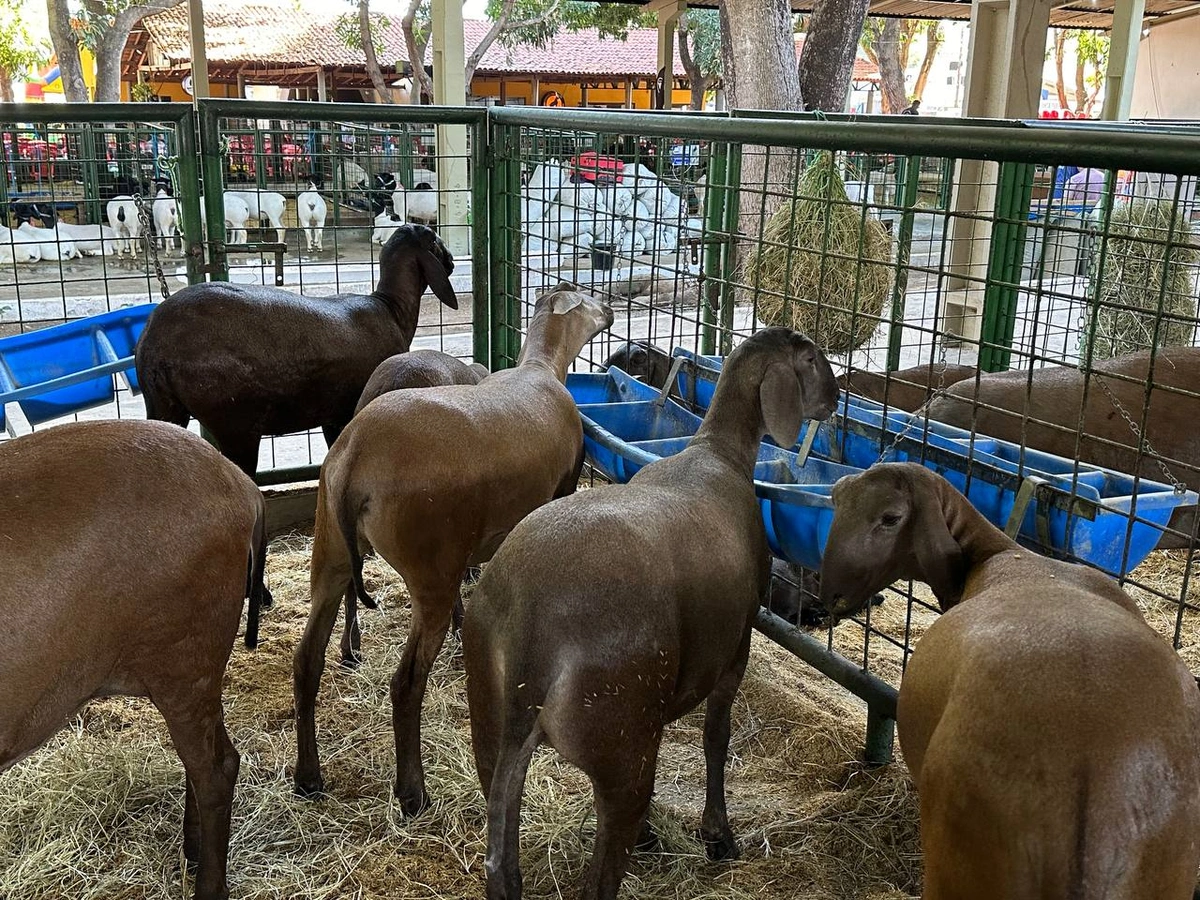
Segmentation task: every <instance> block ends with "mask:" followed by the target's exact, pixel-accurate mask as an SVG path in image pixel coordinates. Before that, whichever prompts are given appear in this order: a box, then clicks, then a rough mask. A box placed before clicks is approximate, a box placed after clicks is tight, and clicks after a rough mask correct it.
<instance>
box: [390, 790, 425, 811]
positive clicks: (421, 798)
mask: <svg viewBox="0 0 1200 900" xmlns="http://www.w3.org/2000/svg"><path fill="white" fill-rule="evenodd" d="M392 794H393V795H394V796H395V798H396V800H397V801H398V802H399V803H400V811H401V812H402V813H403V814H404V817H405V818H407V819H412V818H415V817H416V816H419V815H420V814H421V813H423V812H425V810H427V809H428V808H429V794H427V793H426V792H425V788H424V787H419V788H417V789H416V791H413V790H411V789H407V788H402V787H400V785H399V784H397V785H396V786H395V788H393V790H392Z"/></svg>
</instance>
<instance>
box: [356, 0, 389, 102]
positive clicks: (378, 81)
mask: <svg viewBox="0 0 1200 900" xmlns="http://www.w3.org/2000/svg"><path fill="white" fill-rule="evenodd" d="M358 37H359V40H360V41H362V50H363V57H364V58H365V59H366V63H367V74H368V75H369V76H371V84H373V85H374V86H375V94H376V96H378V97H379V102H380V103H394V102H395V100H394V99H393V97H392V89H391V88H390V87H388V83H387V82H386V81H384V80H383V72H381V71H380V70H379V60H378V59H376V58H375V38H374V36H373V35H372V34H371V0H358Z"/></svg>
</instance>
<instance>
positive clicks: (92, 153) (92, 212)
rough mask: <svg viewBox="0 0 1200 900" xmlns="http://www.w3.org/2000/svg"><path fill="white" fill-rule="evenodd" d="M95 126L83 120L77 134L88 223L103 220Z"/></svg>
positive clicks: (84, 206) (84, 212) (94, 223)
mask: <svg viewBox="0 0 1200 900" xmlns="http://www.w3.org/2000/svg"><path fill="white" fill-rule="evenodd" d="M95 127H96V126H95V125H94V124H93V123H91V122H84V123H83V124H82V125H81V126H80V135H79V137H80V143H81V144H82V149H83V159H82V160H81V162H80V170H81V174H82V175H83V215H84V219H85V220H86V221H87V224H89V225H96V224H99V223H100V222H101V221H103V220H102V219H101V217H100V216H101V211H100V169H99V165H100V164H99V159H98V157H97V155H96V153H97V151H96V132H95Z"/></svg>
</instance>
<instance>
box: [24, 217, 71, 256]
mask: <svg viewBox="0 0 1200 900" xmlns="http://www.w3.org/2000/svg"><path fill="white" fill-rule="evenodd" d="M17 232H18V233H19V234H23V235H26V236H27V237H29V238H30V239H31V240H32V241H36V242H37V248H38V255H39V256H40V257H41V258H42V259H79V257H81V256H83V254H82V253H80V252H79V248H78V247H76V246H75V242H74V241H72V240H62V239H61V238H60V237H59V234H58V232H56V231H55V230H54V229H53V228H38V227H37V226H36V225H33V224H31V223H29V222H22V223H21V224H20V225H18V226H17Z"/></svg>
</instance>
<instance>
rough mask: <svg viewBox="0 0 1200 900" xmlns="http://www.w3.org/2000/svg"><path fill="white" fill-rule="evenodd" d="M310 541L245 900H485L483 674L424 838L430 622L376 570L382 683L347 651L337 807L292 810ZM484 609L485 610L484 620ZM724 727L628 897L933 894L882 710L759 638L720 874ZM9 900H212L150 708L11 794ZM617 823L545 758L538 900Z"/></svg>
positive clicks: (446, 752)
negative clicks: (394, 678) (188, 899)
mask: <svg viewBox="0 0 1200 900" xmlns="http://www.w3.org/2000/svg"><path fill="white" fill-rule="evenodd" d="M309 544H310V541H308V540H306V539H302V538H293V539H288V540H286V541H280V542H276V543H275V544H273V545H272V548H271V554H270V555H269V557H268V563H269V572H270V583H271V589H272V591H273V592H274V594H275V597H276V599H277V603H276V607H275V608H274V609H273V610H271V611H269V612H268V613H267V614H266V615H265V618H264V621H263V628H262V634H263V640H264V642H263V645H262V646H261V647H260V648H259V649H258V650H257V651H256V652H249V651H247V650H245V649H244V648H243V647H241V646H240V644H239V645H238V646H236V647H235V649H234V654H233V659H232V660H231V663H230V669H229V673H228V676H227V684H226V694H225V701H226V710H227V719H228V723H229V730H230V733H231V735H232V738H233V740H234V743H235V744H236V745H237V747H238V749H239V750H240V752H241V754H242V770H241V777H240V778H239V782H238V790H237V796H236V802H235V807H234V813H233V819H234V821H233V827H234V833H233V843H232V848H231V853H230V884H231V889H232V892H233V896H234V898H249V897H254V898H256V900H258V898H289V900H290V898H294V897H300V896H302V897H305V898H306V900H332V898H364V900H373V898H380V900H382V898H388V900H395V898H402V900H415V898H464V897H465V898H479V897H482V896H483V886H484V876H483V869H482V861H483V853H484V841H483V833H484V805H483V798H482V796H481V795H480V793H479V787H478V782H477V780H476V777H475V772H474V765H473V760H472V757H471V750H470V740H469V728H468V722H467V712H466V699H465V692H464V675H463V669H462V663H461V659H459V658H456V657H454V655H453V654H452V653H450V652H449V650H450V647H449V645H448V646H447V649H445V650H443V653H442V656H441V658H440V660H439V662H438V665H437V667H436V669H435V671H434V674H433V676H432V678H431V681H430V689H429V695H428V697H427V700H426V715H425V728H424V734H423V737H424V747H425V749H426V757H425V759H426V765H427V778H428V783H429V790H430V793H431V795H432V797H433V799H434V805H433V807H432V808H431V809H430V810H429V811H427V812H426V813H425V814H423V815H422V816H420V817H419V818H417V819H416V820H413V821H405V820H403V819H401V818H400V816H399V814H398V810H397V808H396V807H395V805H394V804H393V802H392V796H391V785H392V778H393V766H394V760H393V750H392V731H391V712H390V702H389V699H388V679H389V678H390V676H391V673H392V671H393V670H394V668H395V667H396V665H397V664H398V662H399V654H400V648H401V645H402V641H403V637H404V635H405V634H406V633H407V627H408V618H409V616H408V611H407V609H406V608H403V604H404V602H405V594H404V590H403V585H402V583H401V582H400V581H399V579H398V578H397V577H396V576H395V575H394V574H393V573H392V572H391V570H390V569H388V568H387V566H386V565H385V564H382V563H380V562H379V561H377V560H370V561H368V567H367V580H368V587H369V589H371V590H372V592H373V593H375V594H376V595H377V596H379V597H380V599H381V601H382V603H383V606H384V610H383V611H381V612H378V613H371V612H366V611H364V612H363V614H362V619H363V626H364V630H365V634H364V639H363V647H364V650H365V652H366V653H367V661H366V663H365V664H364V666H363V668H362V670H361V671H359V672H357V673H353V674H351V673H345V672H341V671H339V670H338V667H337V665H336V657H337V647H336V642H337V634H336V633H335V635H334V640H333V645H332V652H331V653H330V655H329V665H328V667H327V669H326V674H325V678H324V681H323V684H322V690H321V695H320V700H319V704H320V705H319V707H318V717H317V727H318V740H319V742H320V749H321V758H322V762H323V763H324V766H325V777H326V784H327V787H328V789H329V791H330V797H329V798H328V799H326V800H323V801H321V802H316V803H312V802H306V801H302V800H299V799H297V798H296V797H294V796H293V794H292V788H291V768H292V766H293V764H294V759H295V734H294V729H293V722H292V712H291V710H292V695H291V666H292V663H291V658H292V651H293V649H294V648H295V645H296V642H297V641H298V639H299V636H300V633H301V631H302V629H303V626H304V621H305V618H306V616H307V612H308V604H307V596H308V560H309ZM468 602H469V601H468ZM702 723H703V715H702V712H701V713H695V714H693V715H691V716H689V717H687V718H686V719H684V720H683V721H681V722H680V723H678V724H677V725H676V726H674V727H673V728H671V729H669V730H668V732H667V736H666V743H665V744H664V747H663V752H662V755H661V760H660V767H659V773H658V793H657V796H656V800H655V811H654V814H653V815H654V820H655V824H656V825H657V828H658V831H659V834H660V836H661V838H662V841H663V844H664V846H665V852H662V853H660V854H641V855H639V856H638V857H637V858H636V860H635V863H634V866H633V869H632V871H631V873H630V875H629V877H628V878H627V879H626V882H625V886H624V888H623V891H622V897H625V898H635V897H639V898H651V897H653V898H656V900H657V898H675V897H678V898H716V897H721V898H746V900H750V898H764V900H776V898H778V900H784V898H787V900H792V898H796V900H818V898H820V900H830V898H845V900H862V898H864V897H879V898H889V900H890V898H893V897H905V896H911V895H913V894H915V893H916V892H917V889H918V879H919V870H920V867H919V856H918V844H917V830H916V807H915V802H914V799H913V796H912V791H911V787H910V785H909V781H908V777H907V773H906V771H905V770H904V767H903V766H902V765H895V766H892V767H889V768H886V769H882V770H878V771H863V770H862V768H861V767H860V766H858V765H856V764H855V763H854V760H855V759H856V758H857V757H858V756H859V754H860V753H861V744H862V736H863V729H864V727H865V713H864V711H863V708H862V706H861V704H860V703H858V701H857V700H855V699H854V698H853V697H851V696H850V695H848V694H846V693H845V692H844V691H842V690H841V689H839V688H837V687H836V686H834V685H833V684H832V683H831V682H829V681H827V680H825V679H823V678H822V677H821V676H819V675H817V674H816V673H815V672H813V671H812V670H811V669H808V668H807V667H806V666H804V665H802V664H800V663H799V662H797V661H796V660H794V659H793V658H792V657H791V656H789V655H788V654H787V653H786V652H784V651H782V650H780V649H779V648H777V647H775V645H773V644H771V643H769V642H768V641H765V640H763V639H761V638H756V640H755V646H754V652H753V658H752V660H751V665H750V671H749V673H748V675H747V677H746V680H745V683H744V687H743V691H742V693H741V694H740V696H739V698H738V701H737V704H736V705H735V707H734V722H733V741H732V747H731V753H730V764H729V778H728V796H729V810H730V818H731V820H732V823H733V827H734V830H735V832H736V834H737V836H738V839H739V843H740V845H741V847H742V859H741V860H739V861H738V862H736V863H733V864H711V863H709V862H708V861H707V860H706V859H705V857H704V853H703V850H702V848H701V846H700V844H699V843H698V842H697V841H696V840H695V839H694V838H693V837H692V831H693V829H695V828H696V827H697V825H698V824H699V816H700V812H701V810H702V808H703V803H704V781H703V771H704V762H703V752H702V749H701V743H700V736H701V727H702ZM2 783H3V791H4V802H3V803H2V804H0V897H3V898H6V900H8V898H11V900H17V898H20V900H51V898H53V900H61V898H64V897H71V898H73V900H91V898H101V897H102V898H105V900H134V898H137V900H143V898H146V900H149V898H176V900H177V898H180V897H184V896H190V890H191V884H190V881H186V880H185V883H181V871H180V869H181V862H182V855H181V852H180V840H181V828H182V818H183V772H182V768H181V766H180V763H179V761H178V759H177V758H176V756H175V754H174V751H173V750H172V748H171V746H170V741H169V738H168V736H167V734H166V730H165V728H164V727H163V725H162V722H161V719H160V718H159V716H158V715H157V713H156V712H155V711H154V709H153V707H151V706H150V705H149V703H148V702H146V701H143V700H130V699H124V698H118V699H113V700H106V701H102V702H97V703H94V704H92V705H91V706H90V707H88V709H87V710H86V711H85V712H84V714H83V715H82V716H81V717H80V718H79V719H78V720H77V721H76V722H74V723H73V724H72V726H71V728H69V729H68V730H65V731H63V732H61V733H60V734H59V735H58V736H57V737H55V738H54V739H53V740H52V741H51V742H50V744H49V745H48V746H46V747H44V748H43V749H42V750H40V751H39V752H38V753H37V754H35V755H34V756H33V757H31V758H30V759H28V760H26V761H24V762H23V763H21V764H20V765H18V766H16V767H14V768H13V769H12V770H10V771H9V772H6V773H5V774H4V775H3V776H2ZM594 828H595V819H594V816H593V815H592V814H591V792H590V788H589V786H588V784H587V781H586V779H585V778H584V777H583V776H582V775H581V774H580V773H579V772H577V771H576V770H574V769H572V768H570V767H569V766H567V765H565V764H563V763H561V762H560V761H559V760H558V758H557V756H556V755H555V754H554V753H553V752H552V751H548V750H543V751H542V752H539V754H538V755H537V756H536V757H535V759H534V764H533V767H532V768H531V771H530V775H529V780H528V782H527V788H526V799H525V807H524V813H523V829H522V865H523V869H524V875H525V892H526V896H527V897H529V898H542V897H560V896H562V897H574V896H577V894H578V887H579V880H580V878H581V877H582V873H583V867H584V864H585V863H586V860H587V858H588V855H589V854H590V852H591V846H592V840H593V834H594Z"/></svg>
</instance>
